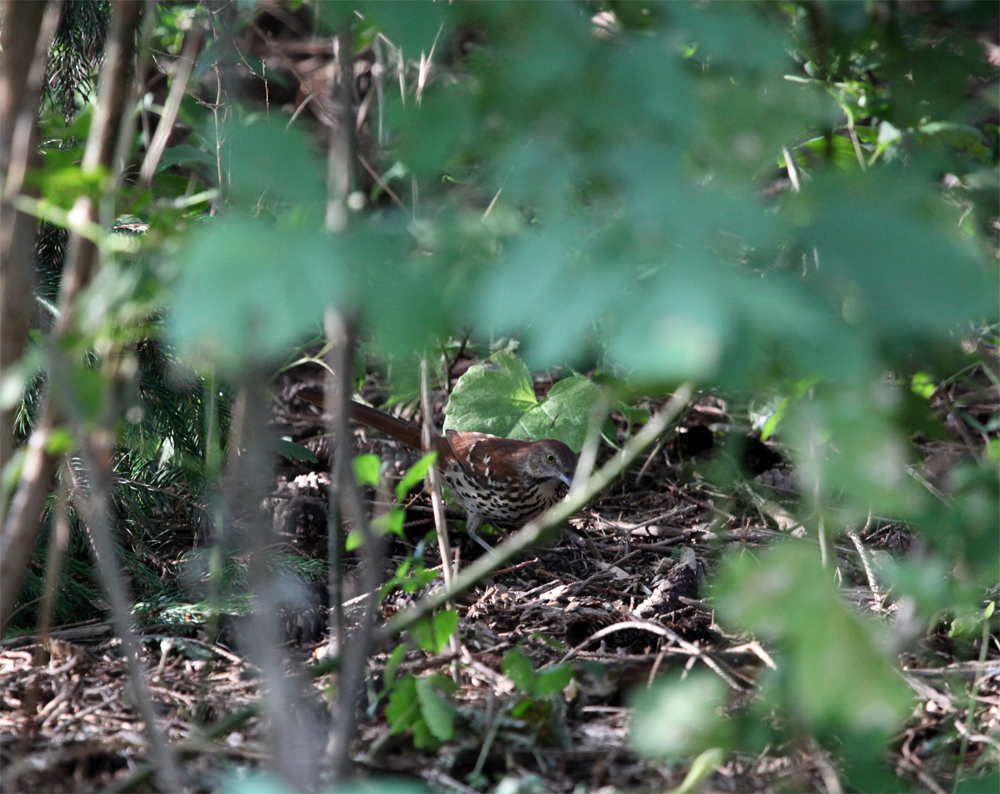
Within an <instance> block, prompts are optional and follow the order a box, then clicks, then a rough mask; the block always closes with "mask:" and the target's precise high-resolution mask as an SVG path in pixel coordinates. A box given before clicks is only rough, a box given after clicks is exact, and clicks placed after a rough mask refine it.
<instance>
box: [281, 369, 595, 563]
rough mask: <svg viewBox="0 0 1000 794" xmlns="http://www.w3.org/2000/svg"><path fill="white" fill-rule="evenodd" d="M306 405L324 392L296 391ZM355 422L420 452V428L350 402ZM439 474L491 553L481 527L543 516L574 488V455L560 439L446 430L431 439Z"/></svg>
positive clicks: (321, 397) (509, 524)
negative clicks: (532, 438) (522, 437)
mask: <svg viewBox="0 0 1000 794" xmlns="http://www.w3.org/2000/svg"><path fill="white" fill-rule="evenodd" d="M297 394H298V396H299V397H301V398H302V399H304V400H305V401H306V402H309V403H312V404H313V405H318V406H319V407H321V408H323V407H324V406H325V401H324V395H323V392H322V391H319V390H316V389H300V390H299V391H298V392H297ZM349 405H350V416H351V419H353V420H354V421H355V422H358V423H360V424H363V425H365V426H367V427H370V428H372V429H373V430H378V431H380V432H382V433H385V434H386V435H388V436H391V437H392V438H394V439H396V440H397V441H400V442H402V443H403V444H406V445H407V446H409V447H413V448H414V449H416V450H420V451H424V446H423V440H422V435H421V430H420V428H419V427H417V426H416V425H413V424H410V423H409V422H404V421H403V420H401V419H397V418H396V417H394V416H390V415H389V414H387V413H384V412H383V411H379V410H378V409H377V408H372V407H370V406H367V405H364V404H362V403H359V402H355V401H354V400H351V401H350V402H349ZM433 444H434V451H436V452H437V462H436V465H437V467H438V471H440V473H441V477H442V478H443V479H444V482H445V484H446V485H447V486H448V487H449V488H450V489H451V492H452V494H453V495H454V497H455V500H456V501H457V502H458V503H459V505H460V506H461V507H463V508H464V509H465V511H466V513H468V521H467V524H466V531H467V532H468V533H469V535H470V536H471V537H472V538H473V539H474V540H476V541H477V542H478V543H479V544H480V545H482V546H484V547H486V548H487V549H489V548H490V547H489V545H488V544H486V542H485V541H483V540H482V539H481V538H480V537H479V535H478V534H477V533H478V530H479V528H480V527H481V526H482V525H483V524H484V523H489V524H492V525H494V526H498V527H518V526H522V525H524V524H526V523H527V522H528V521H530V520H531V519H533V518H535V517H536V516H538V515H540V514H541V513H543V512H545V510H547V509H548V508H549V507H551V506H552V505H554V504H555V503H556V502H558V501H559V500H560V499H562V498H563V497H564V496H565V495H566V493H567V492H568V491H569V489H570V488H571V487H572V486H573V474H574V472H575V471H576V464H577V455H576V453H575V452H574V451H573V450H572V449H570V448H569V447H568V446H567V445H566V444H564V443H563V442H562V441H557V440H556V439H553V438H543V439H540V440H538V441H522V440H520V439H515V438H501V437H500V436H493V435H490V434H489V433H474V432H469V431H463V430H447V431H445V434H444V435H443V436H438V437H437V438H435V439H434V441H433Z"/></svg>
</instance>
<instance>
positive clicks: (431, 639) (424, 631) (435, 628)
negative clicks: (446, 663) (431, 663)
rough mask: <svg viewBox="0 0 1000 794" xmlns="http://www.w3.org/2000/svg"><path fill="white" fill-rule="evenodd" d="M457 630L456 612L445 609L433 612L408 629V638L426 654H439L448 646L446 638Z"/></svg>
mask: <svg viewBox="0 0 1000 794" xmlns="http://www.w3.org/2000/svg"><path fill="white" fill-rule="evenodd" d="M457 628H458V611H457V610H454V609H445V610H442V611H440V612H435V613H434V614H433V615H431V617H429V618H425V619H424V620H422V621H420V622H419V623H416V624H414V625H413V626H412V627H411V628H410V636H411V637H413V641H414V642H415V643H417V645H418V646H419V647H420V648H421V649H423V650H425V651H427V652H428V653H441V651H442V650H444V647H445V646H446V645H447V644H448V638H449V637H451V635H452V634H453V633H454V632H455V629H457Z"/></svg>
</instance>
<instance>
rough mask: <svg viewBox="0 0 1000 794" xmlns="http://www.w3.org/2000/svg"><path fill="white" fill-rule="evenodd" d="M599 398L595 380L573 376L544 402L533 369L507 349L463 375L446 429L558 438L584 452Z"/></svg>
mask: <svg viewBox="0 0 1000 794" xmlns="http://www.w3.org/2000/svg"><path fill="white" fill-rule="evenodd" d="M600 399H601V398H600V391H599V389H598V387H597V385H596V384H594V382H593V381H591V380H589V379H588V378H585V377H583V376H582V375H572V376H570V377H568V378H564V379H562V380H560V381H558V382H557V383H556V384H555V385H554V386H553V387H552V389H551V391H549V394H548V396H547V397H546V399H545V400H543V401H542V402H539V401H538V400H537V399H535V389H534V386H533V385H532V381H531V373H530V372H529V371H528V368H527V367H526V366H525V365H524V363H523V362H521V360H520V359H518V358H517V356H515V355H514V354H513V353H511V352H508V351H502V352H500V353H496V354H494V355H493V356H491V357H490V358H489V360H488V361H486V362H485V363H483V364H477V365H475V366H473V367H470V368H469V370H468V371H467V372H466V373H465V374H464V375H462V377H461V378H459V379H458V382H457V383H456V384H455V387H454V389H453V390H452V393H451V397H450V398H449V399H448V406H447V408H446V409H445V415H446V418H445V423H444V429H445V430H471V431H476V432H480V433H491V434H492V435H495V436H503V437H506V438H521V439H525V440H528V441H535V440H537V439H540V438H555V439H558V440H559V441H563V442H564V443H566V444H567V445H568V446H569V447H571V448H572V449H574V450H576V451H579V450H580V448H581V447H582V446H583V442H584V440H585V439H586V436H587V427H588V425H589V423H590V421H591V418H592V417H591V414H592V413H593V411H594V407H595V405H596V404H598V403H599V401H600ZM597 418H598V420H600V419H602V418H603V417H597Z"/></svg>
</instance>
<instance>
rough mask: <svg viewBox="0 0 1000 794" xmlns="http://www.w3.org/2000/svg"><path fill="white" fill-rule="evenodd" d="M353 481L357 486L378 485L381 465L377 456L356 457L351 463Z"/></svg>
mask: <svg viewBox="0 0 1000 794" xmlns="http://www.w3.org/2000/svg"><path fill="white" fill-rule="evenodd" d="M352 465H353V466H354V479H355V480H357V483H358V485H378V478H379V473H380V470H381V464H380V462H379V459H378V455H358V456H357V457H356V458H355V459H354V460H353V461H352Z"/></svg>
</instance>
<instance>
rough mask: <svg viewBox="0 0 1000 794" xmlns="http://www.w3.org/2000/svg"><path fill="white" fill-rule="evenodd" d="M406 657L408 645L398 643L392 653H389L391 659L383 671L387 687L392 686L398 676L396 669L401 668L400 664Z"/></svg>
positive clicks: (383, 678)
mask: <svg viewBox="0 0 1000 794" xmlns="http://www.w3.org/2000/svg"><path fill="white" fill-rule="evenodd" d="M405 658H406V645H397V646H396V647H395V648H393V649H392V653H390V654H389V659H388V660H387V661H386V663H385V671H384V672H383V673H382V680H383V681H384V682H385V685H386V686H387V687H389V686H392V684H393V679H394V678H395V677H396V670H398V669H399V665H400V664H402V662H403V660H404V659H405Z"/></svg>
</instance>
